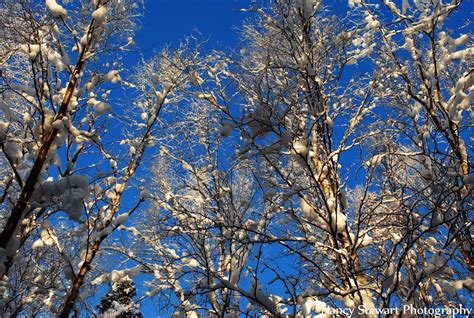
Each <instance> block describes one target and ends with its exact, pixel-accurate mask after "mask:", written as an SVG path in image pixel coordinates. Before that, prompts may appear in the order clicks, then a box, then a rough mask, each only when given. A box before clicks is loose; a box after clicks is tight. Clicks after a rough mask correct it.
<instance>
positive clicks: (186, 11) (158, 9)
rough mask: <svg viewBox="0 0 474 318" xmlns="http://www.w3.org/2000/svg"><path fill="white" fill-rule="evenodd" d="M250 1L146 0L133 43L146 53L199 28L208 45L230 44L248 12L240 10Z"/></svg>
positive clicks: (224, 46) (234, 40) (219, 46)
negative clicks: (140, 23) (139, 27)
mask: <svg viewBox="0 0 474 318" xmlns="http://www.w3.org/2000/svg"><path fill="white" fill-rule="evenodd" d="M250 3H251V1H250V0H225V1H224V0H182V1H176V0H148V1H146V2H145V16H144V17H143V19H141V21H142V25H141V29H140V30H139V31H138V34H137V37H136V43H137V45H138V46H139V47H140V49H142V50H143V54H144V55H145V57H147V56H149V55H150V54H152V53H153V52H156V51H157V50H159V49H160V48H162V47H163V45H165V44H167V43H170V44H172V45H176V44H177V43H179V41H180V40H181V39H183V38H184V37H185V36H187V35H192V34H196V33H195V30H199V32H201V34H202V35H203V37H204V38H206V39H209V41H208V48H209V49H212V48H216V49H224V48H229V47H231V46H233V45H234V44H235V43H236V41H237V37H238V31H237V29H238V28H239V26H241V24H242V22H243V20H244V19H245V18H248V17H249V15H250V14H249V13H243V12H239V10H240V9H241V8H246V7H248V6H249V4H250Z"/></svg>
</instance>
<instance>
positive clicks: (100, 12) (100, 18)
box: [92, 5, 107, 25]
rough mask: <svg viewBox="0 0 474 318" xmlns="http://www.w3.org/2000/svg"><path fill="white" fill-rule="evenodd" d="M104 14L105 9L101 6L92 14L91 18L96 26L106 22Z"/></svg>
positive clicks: (105, 12)
mask: <svg viewBox="0 0 474 318" xmlns="http://www.w3.org/2000/svg"><path fill="white" fill-rule="evenodd" d="M106 14H107V8H106V7H105V5H103V6H101V7H100V8H98V9H97V10H95V11H94V12H93V13H92V18H93V19H94V20H95V22H96V23H97V24H98V25H102V24H103V23H104V22H105V20H106Z"/></svg>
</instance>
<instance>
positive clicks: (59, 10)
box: [46, 0, 67, 18]
mask: <svg viewBox="0 0 474 318" xmlns="http://www.w3.org/2000/svg"><path fill="white" fill-rule="evenodd" d="M46 8H48V10H49V11H50V12H51V14H52V15H53V16H54V17H56V18H58V17H62V18H65V17H66V16H67V10H66V9H64V8H63V6H61V5H60V4H58V3H57V2H56V0H46Z"/></svg>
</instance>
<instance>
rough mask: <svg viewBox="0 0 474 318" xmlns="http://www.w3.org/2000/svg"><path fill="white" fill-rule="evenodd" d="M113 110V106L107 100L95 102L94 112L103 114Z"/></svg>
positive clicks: (98, 114)
mask: <svg viewBox="0 0 474 318" xmlns="http://www.w3.org/2000/svg"><path fill="white" fill-rule="evenodd" d="M111 111H112V106H110V104H108V103H105V102H96V103H95V104H94V112H95V114H96V115H97V116H102V115H104V114H107V113H110V112H111Z"/></svg>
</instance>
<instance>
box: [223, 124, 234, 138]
mask: <svg viewBox="0 0 474 318" xmlns="http://www.w3.org/2000/svg"><path fill="white" fill-rule="evenodd" d="M233 129H234V125H232V124H231V123H224V125H222V128H221V136H222V137H229V136H230V135H231V134H232V130H233Z"/></svg>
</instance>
